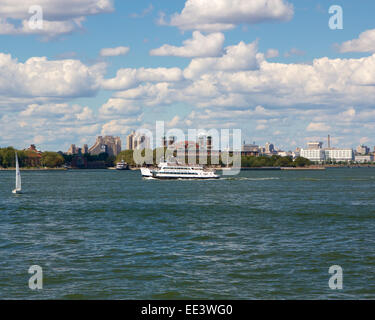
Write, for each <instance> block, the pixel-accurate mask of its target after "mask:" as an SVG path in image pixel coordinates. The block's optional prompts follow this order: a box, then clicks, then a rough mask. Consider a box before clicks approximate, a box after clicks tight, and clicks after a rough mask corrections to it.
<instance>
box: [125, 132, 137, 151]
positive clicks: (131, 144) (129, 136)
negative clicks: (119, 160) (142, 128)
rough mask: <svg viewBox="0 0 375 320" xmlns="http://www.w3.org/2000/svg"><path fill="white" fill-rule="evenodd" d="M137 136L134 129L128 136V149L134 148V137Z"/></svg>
mask: <svg viewBox="0 0 375 320" xmlns="http://www.w3.org/2000/svg"><path fill="white" fill-rule="evenodd" d="M134 136H135V131H132V132H131V133H130V134H129V135H128V136H127V137H126V148H127V149H128V150H134V147H133V139H134Z"/></svg>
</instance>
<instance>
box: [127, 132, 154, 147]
mask: <svg viewBox="0 0 375 320" xmlns="http://www.w3.org/2000/svg"><path fill="white" fill-rule="evenodd" d="M126 145H127V149H128V150H139V149H150V147H151V146H150V138H149V137H148V136H146V135H145V134H141V133H136V132H135V131H132V132H131V133H130V134H129V135H128V136H127V137H126Z"/></svg>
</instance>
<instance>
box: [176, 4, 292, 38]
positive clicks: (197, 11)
mask: <svg viewBox="0 0 375 320" xmlns="http://www.w3.org/2000/svg"><path fill="white" fill-rule="evenodd" d="M293 14H294V9H293V6H292V5H291V4H290V3H288V2H287V1H285V0H251V1H249V0H187V1H186V3H185V7H184V9H183V10H182V12H181V13H176V14H174V15H173V16H172V17H171V21H170V25H172V26H176V27H178V28H180V29H182V30H202V31H218V30H228V29H232V28H234V27H235V26H236V25H238V24H240V23H248V24H255V23H261V22H265V21H288V20H290V19H291V18H292V17H293Z"/></svg>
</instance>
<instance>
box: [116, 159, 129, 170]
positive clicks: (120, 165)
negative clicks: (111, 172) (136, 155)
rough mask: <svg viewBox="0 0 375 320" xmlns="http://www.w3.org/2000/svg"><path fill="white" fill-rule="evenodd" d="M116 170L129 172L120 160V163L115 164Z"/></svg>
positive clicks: (126, 165)
mask: <svg viewBox="0 0 375 320" xmlns="http://www.w3.org/2000/svg"><path fill="white" fill-rule="evenodd" d="M116 170H129V165H128V164H127V163H126V162H124V160H121V162H117V163H116Z"/></svg>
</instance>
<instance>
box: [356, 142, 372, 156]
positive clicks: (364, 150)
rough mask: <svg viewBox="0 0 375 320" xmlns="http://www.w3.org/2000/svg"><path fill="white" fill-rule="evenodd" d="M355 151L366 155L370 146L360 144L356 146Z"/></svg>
mask: <svg viewBox="0 0 375 320" xmlns="http://www.w3.org/2000/svg"><path fill="white" fill-rule="evenodd" d="M356 151H357V153H358V154H361V155H366V154H368V153H369V152H370V148H369V147H367V146H365V145H363V144H361V145H359V146H358V147H357V148H356Z"/></svg>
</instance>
